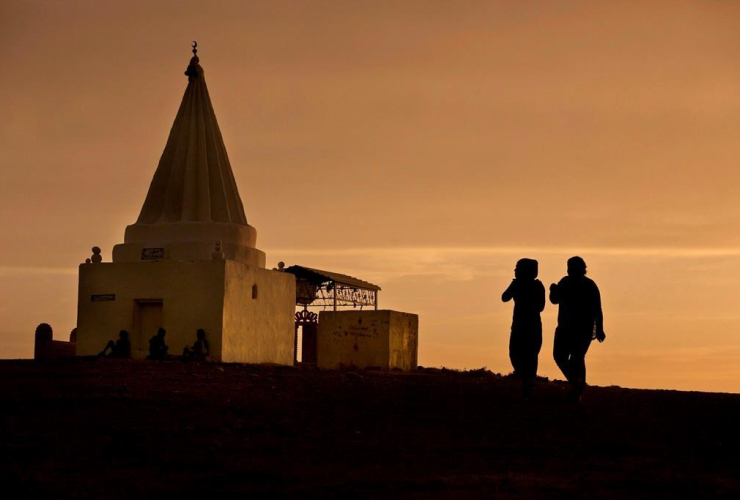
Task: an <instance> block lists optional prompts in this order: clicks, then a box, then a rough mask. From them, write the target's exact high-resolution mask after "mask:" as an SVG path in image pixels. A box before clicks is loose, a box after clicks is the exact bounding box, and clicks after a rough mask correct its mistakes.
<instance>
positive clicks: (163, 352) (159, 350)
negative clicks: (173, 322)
mask: <svg viewBox="0 0 740 500" xmlns="http://www.w3.org/2000/svg"><path fill="white" fill-rule="evenodd" d="M166 334H167V331H166V330H165V329H164V328H160V329H159V330H157V334H156V335H155V336H154V337H152V338H151V339H149V356H147V357H146V359H157V360H159V361H162V360H164V359H167V358H169V355H168V354H167V351H168V350H169V347H167V344H165V343H164V336H165V335H166Z"/></svg>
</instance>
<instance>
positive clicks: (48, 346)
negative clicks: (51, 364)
mask: <svg viewBox="0 0 740 500" xmlns="http://www.w3.org/2000/svg"><path fill="white" fill-rule="evenodd" d="M76 353H77V329H76V328H75V329H74V330H72V332H71V333H70V334H69V342H65V341H63V340H54V330H53V329H52V328H51V325H49V324H47V323H41V324H40V325H39V326H37V327H36V334H35V343H34V346H33V358H34V359H56V358H67V357H72V356H74V355H75V354H76Z"/></svg>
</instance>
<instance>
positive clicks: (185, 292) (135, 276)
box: [77, 260, 226, 358]
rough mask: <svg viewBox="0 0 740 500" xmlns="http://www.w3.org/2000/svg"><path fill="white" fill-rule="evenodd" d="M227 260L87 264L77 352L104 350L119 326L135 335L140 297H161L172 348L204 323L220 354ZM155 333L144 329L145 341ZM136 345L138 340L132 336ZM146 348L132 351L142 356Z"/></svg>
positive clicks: (176, 351)
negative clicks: (102, 298)
mask: <svg viewBox="0 0 740 500" xmlns="http://www.w3.org/2000/svg"><path fill="white" fill-rule="evenodd" d="M225 266H226V261H223V260H221V261H219V260H211V261H198V262H171V261H158V262H138V263H133V262H132V263H104V264H82V265H81V266H80V281H79V297H78V312H77V355H79V356H87V355H93V354H97V353H98V352H100V351H101V350H102V349H103V347H105V344H106V343H107V342H108V340H117V339H118V332H119V331H120V330H128V331H129V333H131V334H132V335H133V327H134V324H133V323H134V309H135V303H136V300H144V299H161V300H162V302H163V312H162V313H163V318H162V327H163V328H164V329H166V330H167V337H166V342H167V345H168V346H169V348H170V353H172V354H180V353H182V349H183V347H184V346H186V345H190V344H192V343H193V342H194V341H195V331H196V330H197V329H198V328H203V329H204V330H205V331H206V338H207V339H208V342H209V344H210V348H211V353H212V354H213V355H214V356H220V355H221V349H222V345H221V328H222V324H223V306H224V301H223V297H224V272H225ZM101 294H115V296H116V297H115V300H114V301H106V302H92V301H91V296H92V295H101ZM155 333H156V332H151V333H148V332H145V334H144V335H145V336H146V337H147V338H146V339H145V342H143V344H144V345H147V346H148V338H149V337H151V336H152V335H154V334H155ZM131 344H132V349H136V347H137V345H138V344H139V343H138V342H137V339H134V338H132V339H131ZM147 354H148V351H146V350H132V356H133V357H134V358H143V357H145V356H146V355H147Z"/></svg>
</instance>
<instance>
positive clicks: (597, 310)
mask: <svg viewBox="0 0 740 500" xmlns="http://www.w3.org/2000/svg"><path fill="white" fill-rule="evenodd" d="M594 318H595V320H594V323H595V328H596V339H597V340H598V341H599V342H603V341H604V340H605V339H606V334H605V333H604V313H603V312H602V311H601V293H600V292H599V287H598V286H596V283H594Z"/></svg>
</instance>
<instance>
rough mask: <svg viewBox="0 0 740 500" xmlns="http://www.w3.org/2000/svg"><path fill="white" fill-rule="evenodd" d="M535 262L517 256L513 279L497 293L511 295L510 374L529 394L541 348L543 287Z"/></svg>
mask: <svg viewBox="0 0 740 500" xmlns="http://www.w3.org/2000/svg"><path fill="white" fill-rule="evenodd" d="M537 273H538V265H537V261H536V260H533V259H520V260H519V261H518V262H517V263H516V268H515V269H514V280H513V281H512V282H511V285H509V287H508V288H507V289H506V291H505V292H504V293H503V295H502V296H501V300H503V301H504V302H509V301H510V300H512V299H514V319H513V321H512V323H511V337H510V339H509V359H511V365H512V366H513V367H514V374H515V375H516V376H517V377H519V378H521V380H522V394H523V396H524V398H525V399H527V398H529V396H530V395H531V392H532V389H533V387H534V383H535V379H536V377H537V357H538V356H539V354H540V349H541V348H542V319H541V318H540V313H541V312H542V310H543V309H544V308H545V287H544V285H543V284H542V282H541V281H540V280H538V279H537Z"/></svg>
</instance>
